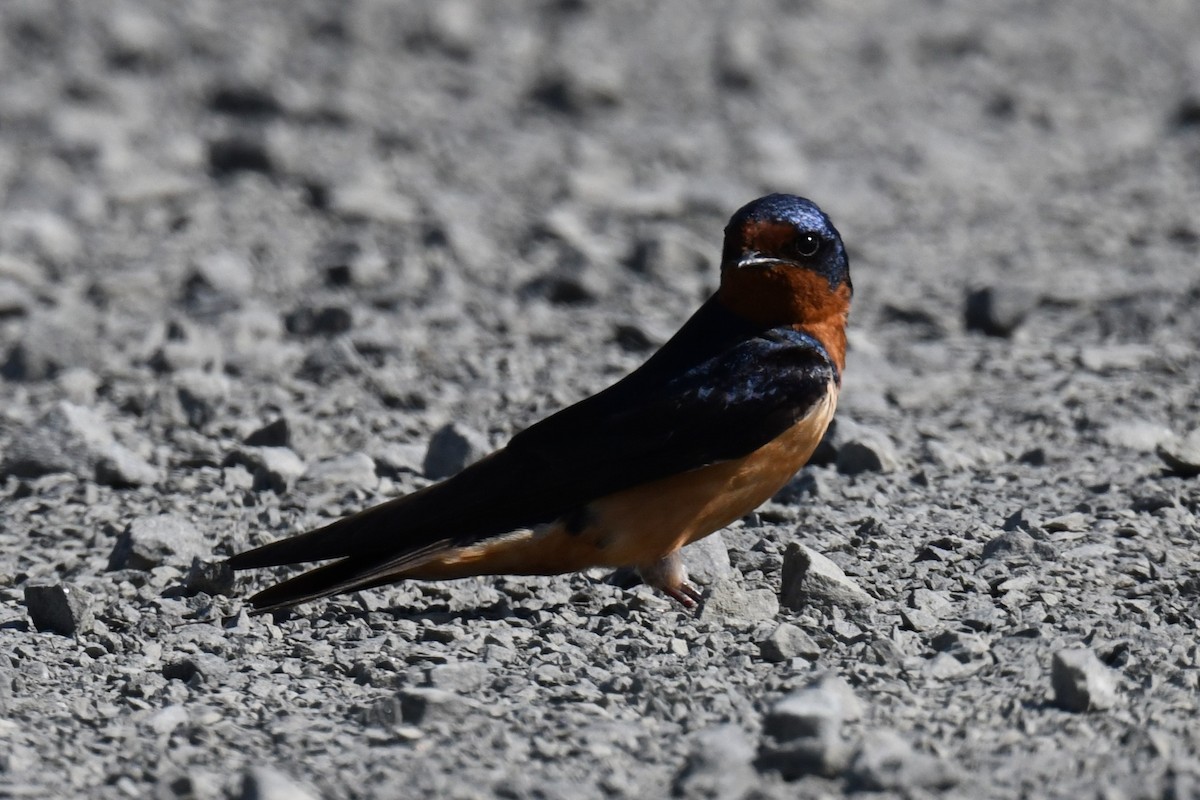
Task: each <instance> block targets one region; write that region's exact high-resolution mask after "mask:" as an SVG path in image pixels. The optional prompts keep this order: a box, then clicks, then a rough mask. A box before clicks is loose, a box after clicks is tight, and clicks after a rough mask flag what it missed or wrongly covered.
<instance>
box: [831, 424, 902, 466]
mask: <svg viewBox="0 0 1200 800" xmlns="http://www.w3.org/2000/svg"><path fill="white" fill-rule="evenodd" d="M834 446H835V447H836V448H837V458H836V460H835V462H834V463H835V464H836V465H837V471H838V472H840V473H842V474H843V475H858V474H861V473H864V472H892V471H894V470H896V469H897V468H898V467H899V466H900V459H899V457H898V456H897V455H896V447H895V445H893V444H892V441H891V439H890V438H889V437H888V436H887V434H885V433H883V432H882V431H877V430H873V429H870V428H866V427H863V426H861V425H855V426H852V427H851V426H847V425H846V424H845V422H843V423H841V424H840V425H839V427H838V435H837V437H836V441H835V443H834Z"/></svg>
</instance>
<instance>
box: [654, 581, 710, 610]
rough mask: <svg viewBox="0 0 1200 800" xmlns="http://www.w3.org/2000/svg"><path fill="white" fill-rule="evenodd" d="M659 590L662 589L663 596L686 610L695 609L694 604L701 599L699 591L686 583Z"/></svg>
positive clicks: (663, 587)
mask: <svg viewBox="0 0 1200 800" xmlns="http://www.w3.org/2000/svg"><path fill="white" fill-rule="evenodd" d="M659 588H660V589H662V591H663V594H665V595H666V596H667V597H669V598H671V599H672V600H675V601H676V602H678V603H679V604H680V605H681V606H683V607H684V608H687V609H693V608H695V607H696V604H697V603H699V602H700V601H701V599H703V595H701V594H700V590H699V589H697V588H696V587H695V586H693V585H692V584H690V583H688V582H687V581H684V582H683V583H681V584H679V585H678V586H661V587H659Z"/></svg>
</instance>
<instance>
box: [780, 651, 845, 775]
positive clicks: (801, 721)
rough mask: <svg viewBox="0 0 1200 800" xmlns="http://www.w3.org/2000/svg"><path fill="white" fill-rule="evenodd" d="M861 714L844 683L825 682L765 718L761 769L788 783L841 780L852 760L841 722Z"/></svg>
mask: <svg viewBox="0 0 1200 800" xmlns="http://www.w3.org/2000/svg"><path fill="white" fill-rule="evenodd" d="M860 714H861V709H860V708H859V707H858V701H857V699H856V698H855V697H854V695H853V692H851V691H850V689H849V687H848V686H846V684H845V681H842V680H841V679H840V678H837V677H836V676H829V675H826V676H822V678H820V679H818V680H817V681H814V682H813V683H811V684H809V685H808V686H807V687H805V688H804V689H801V690H800V691H798V692H794V693H792V694H790V695H788V696H787V697H785V698H783V699H782V700H780V701H779V702H777V703H776V704H775V705H773V706H772V707H771V709H770V710H769V711H768V712H767V714H766V716H765V717H764V718H763V740H762V742H761V744H760V747H759V757H758V761H757V765H758V767H759V769H762V770H777V771H778V772H780V773H781V774H782V776H783V777H784V779H785V780H794V779H796V778H799V777H802V776H804V775H809V774H817V775H824V776H826V777H833V776H835V775H838V774H839V773H841V772H842V771H843V770H844V769H845V768H846V765H847V763H848V762H849V755H850V753H849V748H848V747H847V746H846V744H845V742H844V741H843V740H842V735H841V726H842V722H843V721H844V720H846V719H853V718H857V717H858V716H859V715H860Z"/></svg>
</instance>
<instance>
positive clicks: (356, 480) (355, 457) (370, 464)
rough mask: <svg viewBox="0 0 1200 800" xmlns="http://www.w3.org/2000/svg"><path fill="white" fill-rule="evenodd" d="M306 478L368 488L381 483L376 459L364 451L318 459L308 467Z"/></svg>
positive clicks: (332, 483)
mask: <svg viewBox="0 0 1200 800" xmlns="http://www.w3.org/2000/svg"><path fill="white" fill-rule="evenodd" d="M304 478H305V480H310V481H319V482H321V483H324V484H327V485H330V486H353V487H358V488H362V489H368V490H371V489H374V488H375V487H376V486H378V485H379V476H378V475H376V474H375V461H374V459H372V458H371V457H370V456H369V455H367V454H366V453H362V452H358V453H350V454H348V455H345V456H339V457H337V458H330V459H326V460H324V461H318V462H317V463H315V464H313V465H312V466H310V467H309V468H308V470H307V471H306V472H305V473H304Z"/></svg>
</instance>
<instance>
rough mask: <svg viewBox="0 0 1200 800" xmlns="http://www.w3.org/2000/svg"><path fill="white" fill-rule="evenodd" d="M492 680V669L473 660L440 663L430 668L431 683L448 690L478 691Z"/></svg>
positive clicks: (459, 691)
mask: <svg viewBox="0 0 1200 800" xmlns="http://www.w3.org/2000/svg"><path fill="white" fill-rule="evenodd" d="M490 680H491V670H489V669H488V668H487V667H486V666H484V665H483V664H479V663H476V662H473V661H459V662H456V663H452V664H439V665H437V666H436V667H432V668H430V670H429V685H430V686H432V687H434V688H435V689H441V690H443V691H446V692H455V693H468V692H476V691H478V690H479V689H480V688H482V687H483V686H484V685H485V684H487V683H488V682H489V681H490Z"/></svg>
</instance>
